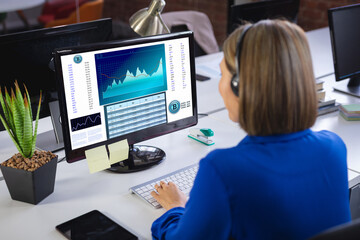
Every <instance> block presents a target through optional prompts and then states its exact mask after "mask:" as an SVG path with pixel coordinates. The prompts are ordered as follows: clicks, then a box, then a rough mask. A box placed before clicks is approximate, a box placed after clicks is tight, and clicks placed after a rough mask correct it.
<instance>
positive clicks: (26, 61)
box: [0, 18, 112, 127]
mask: <svg viewBox="0 0 360 240" xmlns="http://www.w3.org/2000/svg"><path fill="white" fill-rule="evenodd" d="M111 32H112V20H111V19H109V18H108V19H101V20H97V21H92V22H84V23H78V24H71V25H67V26H60V27H53V28H43V29H38V30H32V31H26V32H20V33H14V34H8V35H2V36H0V52H1V56H2V58H3V60H2V61H1V86H3V87H7V88H8V89H9V88H11V87H13V86H14V81H15V79H16V80H17V81H18V83H19V85H20V86H22V85H23V83H24V84H25V85H26V87H27V89H28V91H29V94H30V96H31V102H32V104H33V108H32V109H33V111H36V110H37V105H38V101H39V96H40V95H39V94H40V90H42V94H43V102H42V105H41V112H40V117H46V116H49V115H50V112H49V106H48V103H49V102H51V101H54V100H57V90H56V80H55V73H54V69H51V68H50V67H51V66H50V67H49V63H50V60H51V59H52V52H53V50H54V49H55V48H60V47H68V46H78V45H83V44H87V43H95V42H103V41H106V40H109V38H110V36H111ZM52 68H53V67H52ZM33 116H36V114H33ZM1 127H2V125H1Z"/></svg>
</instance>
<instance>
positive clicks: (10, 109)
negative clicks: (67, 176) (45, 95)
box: [0, 81, 57, 204]
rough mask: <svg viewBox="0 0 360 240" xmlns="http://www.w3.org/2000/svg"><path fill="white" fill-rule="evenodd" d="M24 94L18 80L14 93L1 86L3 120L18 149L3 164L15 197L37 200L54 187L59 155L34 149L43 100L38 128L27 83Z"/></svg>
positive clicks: (8, 184)
mask: <svg viewBox="0 0 360 240" xmlns="http://www.w3.org/2000/svg"><path fill="white" fill-rule="evenodd" d="M24 89H25V92H24V94H22V92H21V90H20V88H19V85H18V83H17V81H15V91H14V90H13V89H12V88H11V95H10V94H9V93H8V91H7V89H6V88H5V94H3V92H2V89H1V87H0V103H1V107H2V110H3V113H2V115H1V114H0V120H1V122H2V124H3V125H4V127H5V129H6V131H7V132H8V134H9V136H10V138H11V140H12V141H13V142H14V144H15V146H16V148H17V150H18V151H19V153H17V154H15V155H13V156H12V157H11V158H10V159H8V160H6V161H5V162H3V163H2V164H1V165H0V168H1V171H2V173H3V176H4V179H5V182H6V185H7V188H8V190H9V193H10V195H11V198H12V199H14V200H19V201H23V202H28V203H32V204H37V203H39V202H40V201H41V200H43V199H44V198H45V197H47V196H48V195H50V194H51V193H52V192H53V191H54V184H55V175H56V166H57V156H56V155H54V154H53V153H51V152H47V151H38V150H35V144H36V136H37V127H38V120H39V112H40V105H41V92H40V100H39V105H38V109H37V113H36V121H35V128H34V126H33V115H32V109H31V102H30V96H29V93H28V91H27V89H26V86H25V85H24Z"/></svg>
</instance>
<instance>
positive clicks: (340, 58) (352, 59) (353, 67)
mask: <svg viewBox="0 0 360 240" xmlns="http://www.w3.org/2000/svg"><path fill="white" fill-rule="evenodd" d="M329 27H330V32H331V40H332V44H333V54H334V55H333V56H334V64H335V74H336V79H337V80H338V81H339V80H342V79H345V78H349V77H352V76H354V75H358V74H360V4H357V5H351V6H347V7H340V8H335V9H331V10H329Z"/></svg>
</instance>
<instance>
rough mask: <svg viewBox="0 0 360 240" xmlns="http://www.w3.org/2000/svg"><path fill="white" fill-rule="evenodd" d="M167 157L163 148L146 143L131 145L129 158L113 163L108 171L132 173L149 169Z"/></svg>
mask: <svg viewBox="0 0 360 240" xmlns="http://www.w3.org/2000/svg"><path fill="white" fill-rule="evenodd" d="M165 158H166V154H165V152H164V151H163V150H161V149H160V148H157V147H152V146H144V145H135V146H134V145H130V146H129V158H128V159H126V160H124V161H121V162H119V163H116V164H113V165H111V167H110V168H109V169H108V171H111V172H116V173H131V172H138V171H142V170H145V169H148V168H150V167H152V166H154V165H157V164H159V163H161V162H162V161H163V160H164V159H165Z"/></svg>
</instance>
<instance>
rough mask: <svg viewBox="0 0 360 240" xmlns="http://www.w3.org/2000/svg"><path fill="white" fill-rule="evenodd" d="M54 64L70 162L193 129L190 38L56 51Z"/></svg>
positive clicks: (166, 37) (176, 36) (181, 35)
mask: <svg viewBox="0 0 360 240" xmlns="http://www.w3.org/2000/svg"><path fill="white" fill-rule="evenodd" d="M55 62H56V71H57V75H58V79H59V81H58V83H59V98H60V99H59V100H60V109H61V115H62V125H63V134H64V142H65V152H66V157H67V161H68V162H73V161H76V160H79V159H82V158H84V156H85V154H84V151H85V150H87V149H90V148H93V147H95V146H101V145H107V144H109V143H113V142H116V141H119V140H122V139H127V141H128V143H129V144H130V145H132V144H135V143H138V142H141V141H144V140H147V139H150V138H154V137H157V136H161V135H164V134H167V133H170V132H173V131H177V130H180V129H183V128H186V127H190V126H193V125H195V124H197V103H196V88H195V86H196V82H195V65H194V64H195V63H194V53H193V34H192V33H191V32H183V33H176V34H166V35H158V36H151V37H145V38H138V39H131V40H126V41H115V42H108V43H104V44H96V45H88V46H83V47H79V48H68V49H60V50H57V51H56V54H55Z"/></svg>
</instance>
